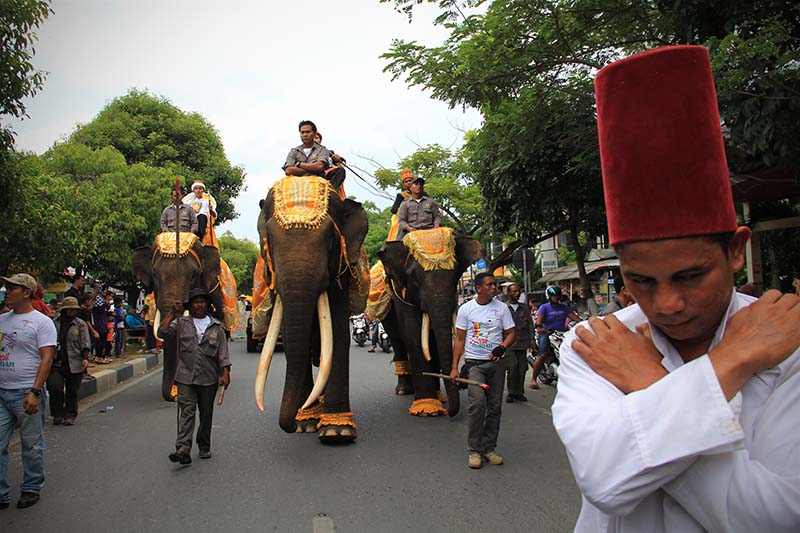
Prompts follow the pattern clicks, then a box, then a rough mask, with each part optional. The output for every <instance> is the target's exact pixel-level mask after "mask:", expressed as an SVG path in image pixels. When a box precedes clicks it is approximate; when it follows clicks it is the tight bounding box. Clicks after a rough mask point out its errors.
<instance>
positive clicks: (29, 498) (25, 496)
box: [17, 492, 39, 509]
mask: <svg viewBox="0 0 800 533" xmlns="http://www.w3.org/2000/svg"><path fill="white" fill-rule="evenodd" d="M38 501H39V495H38V494H37V493H35V492H23V493H22V494H20V495H19V501H18V502H17V509H25V508H26V507H31V506H33V505H36V502H38Z"/></svg>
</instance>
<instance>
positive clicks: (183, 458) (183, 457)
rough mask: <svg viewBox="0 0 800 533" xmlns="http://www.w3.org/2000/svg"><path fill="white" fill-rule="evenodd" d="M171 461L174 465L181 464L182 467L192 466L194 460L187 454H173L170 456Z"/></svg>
mask: <svg viewBox="0 0 800 533" xmlns="http://www.w3.org/2000/svg"><path fill="white" fill-rule="evenodd" d="M169 460H170V461H172V462H173V463H180V464H182V465H190V464H192V458H191V457H190V456H189V454H187V453H180V452H172V453H171V454H169Z"/></svg>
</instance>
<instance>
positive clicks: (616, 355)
mask: <svg viewBox="0 0 800 533" xmlns="http://www.w3.org/2000/svg"><path fill="white" fill-rule="evenodd" d="M589 325H590V326H591V328H592V330H591V331H590V330H589V329H587V328H585V327H583V326H578V327H577V328H576V329H575V333H576V335H577V336H578V339H576V340H574V341H572V349H573V350H575V352H577V354H578V355H579V356H581V358H582V359H583V360H584V361H586V364H588V365H589V366H590V367H591V369H592V370H594V371H595V372H596V373H597V374H598V375H599V376H601V377H603V378H605V379H606V380H608V381H610V382H611V383H612V384H613V385H614V386H615V387H617V388H618V389H619V390H621V391H622V392H623V393H625V394H628V393H631V392H635V391H637V390H642V389H646V388H647V387H649V386H650V385H652V384H653V383H655V382H656V381H658V380H659V379H661V378H663V377H664V376H666V375H667V371H666V369H665V368H664V367H663V366H661V359H662V356H661V353H659V351H658V350H657V349H656V347H655V344H653V340H652V338H651V336H650V328H649V326H648V325H647V324H641V325H639V326H638V327H637V328H636V329H637V331H636V332H633V331H631V330H629V329H628V328H627V327H625V325H624V324H623V323H622V322H620V321H619V319H618V318H617V317H615V316H614V315H609V316H608V317H606V318H605V320H601V319H599V318H597V317H592V318H590V319H589Z"/></svg>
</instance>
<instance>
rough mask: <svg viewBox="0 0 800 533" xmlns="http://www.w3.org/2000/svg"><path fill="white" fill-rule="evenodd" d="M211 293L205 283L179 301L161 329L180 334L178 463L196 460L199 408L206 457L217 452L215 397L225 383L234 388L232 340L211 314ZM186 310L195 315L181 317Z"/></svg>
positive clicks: (199, 436) (199, 438) (163, 334)
mask: <svg viewBox="0 0 800 533" xmlns="http://www.w3.org/2000/svg"><path fill="white" fill-rule="evenodd" d="M210 304H211V298H210V297H209V295H208V293H207V292H206V291H204V290H203V289H200V288H195V289H192V290H191V291H190V292H189V298H188V299H187V300H186V302H184V303H180V302H175V305H174V306H173V308H172V309H170V311H169V312H168V313H167V316H166V317H165V318H164V321H162V323H161V324H162V325H161V327H160V328H159V334H160V335H161V337H162V338H164V339H165V341H166V342H170V341H171V339H167V337H168V336H169V337H175V336H176V335H177V332H178V330H179V329H180V332H181V333H180V338H179V339H178V369H177V371H176V373H175V383H176V384H177V385H178V438H177V440H176V441H175V451H174V452H172V453H171V454H169V460H170V461H172V462H173V463H180V464H182V465H188V464H191V463H192V457H191V455H190V453H191V451H192V436H193V434H194V415H195V411H199V416H200V427H199V428H198V430H197V439H196V440H197V446H198V447H199V448H200V458H201V459H209V458H210V457H211V419H212V417H213V415H214V396H216V393H217V388H218V387H219V386H222V387H225V388H228V385H229V384H230V382H231V376H230V367H231V362H230V359H229V358H228V341H227V339H226V338H225V330H224V329H223V327H222V323H221V322H220V321H219V320H217V319H216V318H214V317H213V316H211V315H209V314H208V306H209V305H210ZM183 309H187V310H188V311H189V316H181V317H180V318H178V319H175V317H176V316H179V315H180V314H181V313H182V312H183Z"/></svg>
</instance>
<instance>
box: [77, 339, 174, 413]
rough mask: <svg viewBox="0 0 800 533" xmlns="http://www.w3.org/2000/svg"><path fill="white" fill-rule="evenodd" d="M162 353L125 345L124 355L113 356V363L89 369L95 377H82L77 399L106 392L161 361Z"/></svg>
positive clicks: (159, 363)
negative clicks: (148, 351)
mask: <svg viewBox="0 0 800 533" xmlns="http://www.w3.org/2000/svg"><path fill="white" fill-rule="evenodd" d="M162 354H163V352H159V353H157V354H153V353H147V352H146V351H144V350H143V349H141V348H140V347H139V346H134V345H130V344H129V345H126V346H125V355H124V356H123V357H120V358H115V359H114V362H113V363H109V364H107V365H97V366H94V367H92V368H90V369H89V374H91V375H92V376H94V378H95V379H86V378H83V381H82V382H81V388H80V389H79V390H78V399H79V400H82V399H84V398H86V397H88V396H91V395H93V394H97V393H101V392H106V391H109V390H111V389H112V388H114V387H115V386H116V385H117V384H119V383H122V382H123V381H126V380H128V379H131V378H132V377H135V376H139V375H141V374H144V373H145V372H147V371H148V370H150V369H152V368H155V367H157V366H159V365H161V363H162Z"/></svg>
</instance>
